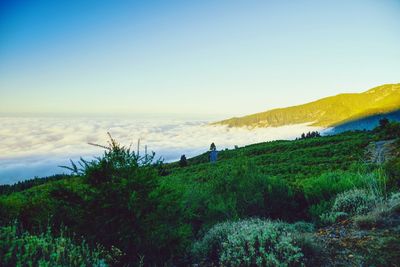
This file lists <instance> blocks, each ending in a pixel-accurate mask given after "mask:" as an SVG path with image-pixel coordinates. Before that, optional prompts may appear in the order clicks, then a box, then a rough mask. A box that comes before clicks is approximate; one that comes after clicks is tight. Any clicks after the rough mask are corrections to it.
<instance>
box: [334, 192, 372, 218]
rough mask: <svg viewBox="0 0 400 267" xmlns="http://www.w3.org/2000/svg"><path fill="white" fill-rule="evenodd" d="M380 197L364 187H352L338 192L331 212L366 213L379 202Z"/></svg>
mask: <svg viewBox="0 0 400 267" xmlns="http://www.w3.org/2000/svg"><path fill="white" fill-rule="evenodd" d="M379 201H380V197H378V196H377V195H375V194H373V193H372V192H371V191H368V190H365V189H353V190H349V191H347V192H344V193H341V194H339V195H338V196H337V197H336V199H335V202H334V203H333V207H332V211H333V212H345V213H347V214H349V215H361V214H366V213H368V212H369V211H371V210H373V209H374V208H375V207H376V205H377V204H378V203H379Z"/></svg>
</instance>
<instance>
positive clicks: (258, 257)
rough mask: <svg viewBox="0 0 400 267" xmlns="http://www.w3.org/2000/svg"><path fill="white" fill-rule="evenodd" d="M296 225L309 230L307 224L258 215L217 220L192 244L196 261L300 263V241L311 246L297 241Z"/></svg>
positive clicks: (259, 263) (301, 254)
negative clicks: (250, 217) (233, 219)
mask: <svg viewBox="0 0 400 267" xmlns="http://www.w3.org/2000/svg"><path fill="white" fill-rule="evenodd" d="M295 228H300V229H302V230H306V231H308V230H310V229H309V228H310V225H307V226H306V225H305V224H302V225H300V224H298V225H297V226H296V225H290V224H287V223H281V222H274V221H269V220H260V219H249V220H242V221H237V222H225V223H220V224H217V225H215V226H214V227H212V228H211V229H210V230H209V231H208V232H207V233H206V234H205V235H204V237H203V238H202V239H201V240H199V241H198V242H196V243H195V244H194V245H193V249H192V253H193V255H194V257H195V259H197V261H198V262H201V263H208V264H210V263H211V264H216V265H223V266H294V265H301V264H302V263H303V262H304V260H305V258H304V254H303V253H302V247H301V246H300V244H303V245H304V246H306V245H307V249H308V248H310V247H311V246H309V242H300V238H297V237H298V232H297V231H296V230H295ZM297 241H298V242H297ZM303 241H304V240H303Z"/></svg>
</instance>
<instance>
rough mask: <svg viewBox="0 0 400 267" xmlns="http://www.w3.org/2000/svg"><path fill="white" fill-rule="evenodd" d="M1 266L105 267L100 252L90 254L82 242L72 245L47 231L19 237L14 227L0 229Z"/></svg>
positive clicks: (92, 251) (67, 240)
mask: <svg viewBox="0 0 400 267" xmlns="http://www.w3.org/2000/svg"><path fill="white" fill-rule="evenodd" d="M0 265H1V266H10V267H11V266H51V267H53V266H88V267H89V266H90V267H91V266H107V264H106V262H105V261H104V260H103V259H101V258H100V251H98V250H90V249H89V247H88V245H87V244H86V243H85V242H82V243H80V244H76V243H74V242H73V241H72V240H71V239H69V238H67V237H65V236H63V235H61V236H59V237H53V236H52V235H51V234H50V231H47V232H46V233H44V234H40V235H31V234H29V233H27V232H24V233H19V232H18V230H17V227H16V226H15V225H14V226H4V227H1V228H0Z"/></svg>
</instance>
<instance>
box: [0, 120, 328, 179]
mask: <svg viewBox="0 0 400 267" xmlns="http://www.w3.org/2000/svg"><path fill="white" fill-rule="evenodd" d="M0 126H1V127H0V140H1V141H0V184H12V183H15V182H17V181H21V180H25V179H29V178H33V177H35V176H38V177H43V176H49V175H53V174H57V173H65V172H67V170H65V169H62V168H60V167H58V166H59V165H69V160H70V159H73V160H78V159H79V158H80V157H83V158H84V159H87V160H90V159H93V157H94V156H99V155H101V154H102V153H103V151H102V149H101V148H99V147H95V146H91V145H88V143H97V144H102V145H105V144H106V142H107V140H108V139H107V138H108V137H107V132H110V133H111V134H112V136H113V137H114V138H115V139H117V141H119V142H120V143H121V144H124V145H128V146H129V145H130V144H131V143H132V144H133V147H134V148H135V149H136V146H137V140H138V139H140V142H141V147H140V150H141V153H143V152H144V146H145V145H146V146H147V149H148V151H149V152H150V151H154V152H155V153H156V158H158V157H162V158H163V159H164V160H165V161H166V162H169V161H174V160H178V159H179V158H180V156H181V155H182V154H185V155H186V157H192V156H195V155H198V154H200V153H203V152H205V151H207V150H208V149H209V147H210V144H211V142H214V143H215V144H216V145H217V149H225V148H228V149H232V148H234V146H235V145H237V146H244V145H248V144H253V143H259V142H265V141H271V140H277V139H294V138H296V137H298V136H300V134H301V133H303V132H308V131H314V130H321V129H320V128H316V127H310V126H307V125H306V124H299V125H290V126H284V127H277V128H262V129H258V128H257V129H247V128H228V127H225V126H210V125H209V121H206V120H199V119H160V118H158V119H135V118H111V117H108V118H93V117H87V118H67V117H63V118H60V117H54V118H52V117H42V118H30V117H26V118H23V117H0Z"/></svg>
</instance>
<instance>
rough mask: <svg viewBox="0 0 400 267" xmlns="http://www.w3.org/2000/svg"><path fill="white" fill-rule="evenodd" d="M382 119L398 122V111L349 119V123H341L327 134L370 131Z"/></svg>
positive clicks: (399, 114)
mask: <svg viewBox="0 0 400 267" xmlns="http://www.w3.org/2000/svg"><path fill="white" fill-rule="evenodd" d="M382 118H388V119H389V120H391V121H400V110H396V111H393V112H389V113H382V114H378V115H372V116H368V117H364V118H361V119H355V120H352V119H349V121H347V122H344V123H341V124H339V125H336V126H334V127H333V128H332V129H329V131H328V133H329V134H337V133H342V132H346V131H354V130H372V129H374V128H375V127H377V126H378V125H379V120H380V119H382Z"/></svg>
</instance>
